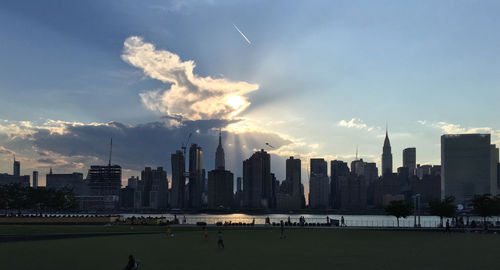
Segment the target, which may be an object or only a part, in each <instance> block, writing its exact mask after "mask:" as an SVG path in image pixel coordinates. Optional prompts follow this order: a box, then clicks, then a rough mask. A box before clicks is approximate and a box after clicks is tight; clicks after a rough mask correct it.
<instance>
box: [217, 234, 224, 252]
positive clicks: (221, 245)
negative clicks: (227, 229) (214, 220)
mask: <svg viewBox="0 0 500 270" xmlns="http://www.w3.org/2000/svg"><path fill="white" fill-rule="evenodd" d="M217 246H218V247H219V248H224V240H223V239H222V232H221V231H219V232H218V233H217Z"/></svg>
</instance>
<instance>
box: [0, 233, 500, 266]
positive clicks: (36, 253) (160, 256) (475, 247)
mask: <svg viewBox="0 0 500 270" xmlns="http://www.w3.org/2000/svg"><path fill="white" fill-rule="evenodd" d="M174 233H175V237H173V238H169V237H167V236H166V235H165V234H153V235H152V234H148V235H130V236H106V237H89V238H77V239H65V240H47V241H31V242H11V243H0V263H1V269H9V270H12V269H51V270H52V269H122V268H123V266H124V265H125V264H126V262H127V256H128V255H129V254H133V255H134V256H135V257H136V258H137V259H138V260H139V261H140V262H141V267H140V269H252V270H260V269H271V268H274V269H500V259H499V258H500V235H492V234H490V235H483V234H458V233H457V234H451V235H449V234H443V233H436V232H383V231H354V230H327V229H293V230H292V229H291V230H287V231H286V235H287V238H286V239H283V240H281V239H279V229H276V228H275V229H265V230H262V229H261V230H249V229H246V230H245V229H239V230H224V231H223V235H224V242H225V244H226V248H225V249H224V250H220V249H218V248H217V245H216V231H215V230H211V231H210V232H209V234H210V239H209V240H208V241H206V240H205V239H203V235H202V232H200V231H192V230H191V231H187V230H180V229H175V228H174Z"/></svg>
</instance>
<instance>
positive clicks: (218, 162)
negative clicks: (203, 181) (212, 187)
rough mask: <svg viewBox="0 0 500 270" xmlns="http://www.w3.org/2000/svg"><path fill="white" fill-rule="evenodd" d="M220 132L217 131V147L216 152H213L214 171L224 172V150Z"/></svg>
mask: <svg viewBox="0 0 500 270" xmlns="http://www.w3.org/2000/svg"><path fill="white" fill-rule="evenodd" d="M221 133H222V132H221V131H220V130H219V146H217V151H216V152H215V169H216V170H217V169H220V170H224V169H225V167H226V161H225V158H224V148H222V134H221Z"/></svg>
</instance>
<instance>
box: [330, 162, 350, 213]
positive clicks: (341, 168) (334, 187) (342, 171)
mask: <svg viewBox="0 0 500 270" xmlns="http://www.w3.org/2000/svg"><path fill="white" fill-rule="evenodd" d="M348 176H349V167H348V166H347V163H346V162H343V161H341V160H332V161H331V162H330V206H331V207H332V208H335V209H338V208H339V207H340V201H339V200H338V199H339V195H340V194H339V192H340V189H339V187H340V185H339V184H340V179H341V178H342V177H348Z"/></svg>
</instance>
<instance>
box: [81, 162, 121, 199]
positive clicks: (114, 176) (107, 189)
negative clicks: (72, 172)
mask: <svg viewBox="0 0 500 270" xmlns="http://www.w3.org/2000/svg"><path fill="white" fill-rule="evenodd" d="M87 184H88V187H89V188H90V192H91V194H92V195H96V196H106V195H114V196H119V195H120V188H121V186H122V167H120V166H119V165H107V166H98V165H92V166H90V169H89V171H88V174H87Z"/></svg>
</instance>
